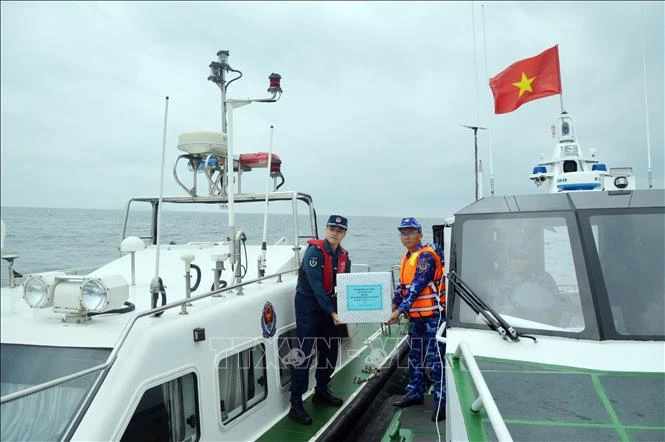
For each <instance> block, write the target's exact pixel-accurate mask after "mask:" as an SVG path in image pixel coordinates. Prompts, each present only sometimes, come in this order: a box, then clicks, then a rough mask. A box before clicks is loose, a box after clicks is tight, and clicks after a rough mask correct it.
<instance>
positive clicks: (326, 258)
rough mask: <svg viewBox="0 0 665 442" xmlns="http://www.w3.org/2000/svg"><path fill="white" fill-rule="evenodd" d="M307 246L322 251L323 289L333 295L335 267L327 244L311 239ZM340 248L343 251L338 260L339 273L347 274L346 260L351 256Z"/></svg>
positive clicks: (320, 240)
mask: <svg viewBox="0 0 665 442" xmlns="http://www.w3.org/2000/svg"><path fill="white" fill-rule="evenodd" d="M307 244H309V245H312V246H314V247H316V248H317V249H319V250H320V251H321V254H322V255H323V289H324V290H325V291H326V293H327V294H329V295H330V294H331V293H332V291H333V288H334V287H333V265H332V257H331V256H330V254H328V252H327V251H326V247H325V243H324V242H323V240H322V239H310V240H307ZM339 248H340V249H341V250H342V253H340V255H339V257H338V258H337V273H346V260H347V257H348V256H349V253H348V252H347V251H346V250H345V249H344V248H343V247H342V245H341V244H340V245H339Z"/></svg>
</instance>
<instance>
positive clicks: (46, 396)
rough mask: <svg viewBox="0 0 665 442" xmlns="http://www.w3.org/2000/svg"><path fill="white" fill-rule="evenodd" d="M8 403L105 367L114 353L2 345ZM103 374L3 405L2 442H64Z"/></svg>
mask: <svg viewBox="0 0 665 442" xmlns="http://www.w3.org/2000/svg"><path fill="white" fill-rule="evenodd" d="M1 349H2V350H1V351H2V360H1V368H2V369H1V371H0V379H1V389H2V397H3V399H4V398H5V397H6V396H8V395H11V394H14V393H17V394H20V392H21V391H24V390H26V389H28V388H30V387H33V386H35V385H40V384H43V383H45V382H49V381H55V380H57V379H59V378H62V377H64V376H67V375H71V374H73V373H76V372H80V371H82V370H86V369H89V368H92V367H95V366H97V365H99V364H103V363H104V362H105V361H106V360H107V359H108V357H109V354H110V353H111V349H109V348H75V347H41V346H32V345H17V344H2V347H1ZM98 376H100V372H93V373H89V374H87V375H85V376H82V377H79V378H75V379H72V380H70V381H67V382H62V383H55V385H53V386H51V387H50V388H47V389H44V390H41V391H38V392H36V393H33V394H29V395H26V396H22V397H19V398H18V399H14V400H11V401H6V402H3V403H2V406H1V409H0V422H1V425H0V426H1V429H0V440H59V439H61V438H62V436H63V435H64V434H65V432H66V431H67V429H68V428H69V427H70V425H71V424H72V422H73V420H74V418H75V417H76V415H77V412H78V411H79V409H80V408H81V407H82V406H83V404H84V402H85V401H86V399H87V398H88V396H89V394H90V389H91V388H92V386H93V383H94V381H95V380H96V379H97V377H98Z"/></svg>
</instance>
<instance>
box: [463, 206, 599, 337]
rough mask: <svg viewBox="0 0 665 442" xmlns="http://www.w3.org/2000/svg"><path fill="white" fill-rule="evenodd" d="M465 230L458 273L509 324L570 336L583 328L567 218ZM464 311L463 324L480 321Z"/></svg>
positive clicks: (477, 224)
mask: <svg viewBox="0 0 665 442" xmlns="http://www.w3.org/2000/svg"><path fill="white" fill-rule="evenodd" d="M463 231H464V233H463V240H462V253H461V262H459V263H458V268H459V274H460V276H461V278H462V279H463V280H464V281H465V282H466V283H467V285H468V286H469V287H471V289H472V290H474V292H476V293H477V295H478V296H480V297H481V298H483V299H484V300H485V302H487V303H488V304H489V305H490V306H492V307H493V308H494V309H495V310H496V311H497V312H498V313H499V314H501V315H502V316H504V317H505V319H506V320H507V321H508V322H509V323H511V324H512V325H515V326H516V327H517V326H519V327H523V328H534V329H546V330H556V331H568V332H581V331H583V330H584V329H585V321H584V316H583V310H582V302H581V296H580V291H581V290H580V287H579V286H578V279H579V278H578V275H577V271H576V266H575V261H574V254H573V252H572V243H571V234H570V232H569V229H568V225H567V221H566V219H565V218H564V217H542V218H530V219H527V218H505V219H483V220H468V221H465V222H464V230H463ZM584 290H586V289H584ZM460 308H461V310H460V319H461V320H462V321H463V322H470V323H475V322H477V316H476V314H475V313H474V312H473V311H472V310H471V309H470V308H469V307H468V306H467V305H466V304H462V305H461V307H460Z"/></svg>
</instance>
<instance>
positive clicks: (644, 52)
mask: <svg viewBox="0 0 665 442" xmlns="http://www.w3.org/2000/svg"><path fill="white" fill-rule="evenodd" d="M640 21H641V23H640V25H641V26H640V28H641V29H642V73H643V75H644V80H643V81H642V84H643V85H644V115H645V119H646V130H647V179H648V182H649V189H653V182H652V173H651V137H650V136H649V98H648V97H649V94H647V48H646V39H645V38H644V2H643V1H642V2H640Z"/></svg>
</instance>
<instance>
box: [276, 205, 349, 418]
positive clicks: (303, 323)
mask: <svg viewBox="0 0 665 442" xmlns="http://www.w3.org/2000/svg"><path fill="white" fill-rule="evenodd" d="M347 227H348V220H347V219H346V218H345V217H343V216H340V215H332V216H331V217H330V218H328V222H327V224H326V238H325V239H324V240H309V241H307V242H308V243H309V247H308V248H307V250H306V251H305V254H304V255H303V258H302V263H301V264H300V269H299V270H298V284H297V286H296V296H295V310H296V333H297V335H298V341H299V343H300V349H301V350H302V353H300V354H301V355H304V358H303V360H301V361H297V362H295V363H294V364H293V366H292V372H291V373H292V375H291V409H290V410H289V416H290V417H291V419H293V420H295V421H296V422H298V423H300V424H304V425H309V424H311V423H312V418H311V417H310V416H309V414H307V411H305V408H304V407H303V403H302V395H303V393H305V392H306V391H307V389H308V384H309V364H310V360H311V357H312V350H313V349H314V345H315V344H316V352H317V368H316V388H315V390H314V396H313V398H312V402H314V403H318V404H324V405H332V406H336V407H339V406H340V405H342V399H340V398H338V397H336V396H334V395H333V394H332V393H330V391H329V390H328V383H329V382H330V376H331V375H332V373H333V371H334V369H335V364H336V363H337V354H338V352H339V341H340V332H339V329H338V327H337V325H339V324H340V322H339V319H338V317H337V300H336V298H335V296H334V295H335V291H334V288H335V283H336V279H337V273H347V272H349V271H350V269H351V260H350V259H349V257H348V253H347V252H346V250H344V249H343V248H342V246H341V243H342V239H344V236H345V235H346V229H347Z"/></svg>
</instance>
